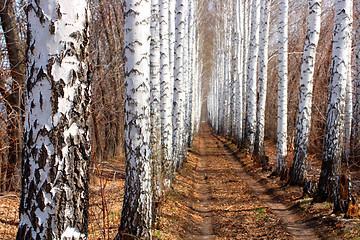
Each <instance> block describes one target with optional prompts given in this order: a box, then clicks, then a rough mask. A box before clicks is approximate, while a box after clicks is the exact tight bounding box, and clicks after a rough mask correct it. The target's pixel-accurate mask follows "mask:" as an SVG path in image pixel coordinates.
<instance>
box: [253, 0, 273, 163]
mask: <svg viewBox="0 0 360 240" xmlns="http://www.w3.org/2000/svg"><path fill="white" fill-rule="evenodd" d="M270 7H271V1H270V0H262V4H261V25H260V43H259V66H258V71H259V73H258V103H257V114H256V115H257V121H256V135H255V144H254V146H255V147H254V155H255V157H256V158H261V159H262V160H264V159H263V158H265V143H264V132H265V107H266V93H267V70H268V48H269V46H268V45H269V44H268V42H269V40H268V39H269V22H270ZM262 162H264V161H262ZM264 163H265V162H264ZM264 167H266V166H264Z"/></svg>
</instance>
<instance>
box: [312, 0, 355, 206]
mask: <svg viewBox="0 0 360 240" xmlns="http://www.w3.org/2000/svg"><path fill="white" fill-rule="evenodd" d="M351 8H352V1H351V0H336V1H335V18H334V37H333V48H332V61H331V62H332V65H331V73H330V83H329V95H328V106H327V113H326V132H325V143H324V153H323V160H322V165H321V174H320V179H319V185H318V192H317V196H316V199H317V200H318V201H327V200H332V201H334V200H335V198H336V197H337V196H335V195H336V192H337V185H338V181H339V175H340V165H341V154H342V149H343V148H342V147H343V131H344V111H345V89H346V81H347V78H348V74H349V73H350V66H349V60H348V58H349V56H350V54H349V51H351V31H350V29H351V24H352V16H351V14H350V13H351ZM335 202H336V201H335ZM335 207H336V206H335Z"/></svg>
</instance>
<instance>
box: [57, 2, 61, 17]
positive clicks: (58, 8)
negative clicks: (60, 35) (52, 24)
mask: <svg viewBox="0 0 360 240" xmlns="http://www.w3.org/2000/svg"><path fill="white" fill-rule="evenodd" d="M56 17H57V19H61V18H62V13H61V10H60V4H58V6H57V8H56Z"/></svg>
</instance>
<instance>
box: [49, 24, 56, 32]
mask: <svg viewBox="0 0 360 240" xmlns="http://www.w3.org/2000/svg"><path fill="white" fill-rule="evenodd" d="M49 32H50V34H51V35H54V34H55V23H54V22H53V21H51V22H50V25H49Z"/></svg>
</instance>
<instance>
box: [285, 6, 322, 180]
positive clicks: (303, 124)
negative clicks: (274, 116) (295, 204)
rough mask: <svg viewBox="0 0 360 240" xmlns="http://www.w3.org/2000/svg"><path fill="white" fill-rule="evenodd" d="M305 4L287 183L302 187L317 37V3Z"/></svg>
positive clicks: (318, 16)
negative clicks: (304, 30)
mask: <svg viewBox="0 0 360 240" xmlns="http://www.w3.org/2000/svg"><path fill="white" fill-rule="evenodd" d="M308 4H309V15H308V29H307V35H306V39H305V45H304V53H303V57H302V64H301V78H300V88H299V111H298V115H297V126H296V136H295V148H294V161H293V166H292V168H291V171H290V179H289V183H290V184H291V185H300V186H302V185H303V184H304V182H305V180H306V174H307V163H308V152H309V137H310V127H311V107H312V94H313V76H314V68H315V56H316V48H317V45H318V42H319V37H320V25H321V1H319V0H311V1H309V2H308Z"/></svg>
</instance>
